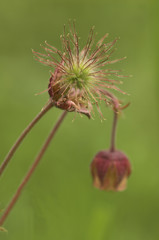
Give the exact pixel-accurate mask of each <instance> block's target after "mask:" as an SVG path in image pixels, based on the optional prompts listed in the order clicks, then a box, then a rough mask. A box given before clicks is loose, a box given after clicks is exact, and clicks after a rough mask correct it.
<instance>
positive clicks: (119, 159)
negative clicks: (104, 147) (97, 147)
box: [91, 150, 131, 191]
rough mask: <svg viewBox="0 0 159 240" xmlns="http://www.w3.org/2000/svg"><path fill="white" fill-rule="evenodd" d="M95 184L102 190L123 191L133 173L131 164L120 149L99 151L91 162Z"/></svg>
mask: <svg viewBox="0 0 159 240" xmlns="http://www.w3.org/2000/svg"><path fill="white" fill-rule="evenodd" d="M91 173H92V177H93V184H94V186H95V187H97V188H99V189H102V190H113V191H123V190H124V189H125V188H126V183H127V178H128V177H129V175H130V174H131V165H130V162H129V160H128V158H127V157H126V155H125V154H124V153H122V152H120V151H117V150H116V151H113V152H112V151H101V152H98V153H97V155H96V156H95V157H94V159H93V161H92V163H91Z"/></svg>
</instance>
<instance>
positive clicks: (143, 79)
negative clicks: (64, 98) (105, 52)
mask: <svg viewBox="0 0 159 240" xmlns="http://www.w3.org/2000/svg"><path fill="white" fill-rule="evenodd" d="M70 18H71V19H74V18H75V19H76V20H77V31H78V33H79V35H80V36H81V40H80V41H81V45H83V44H84V42H85V41H86V39H87V37H88V32H89V29H90V27H91V26H92V25H95V27H96V28H95V30H96V31H97V32H98V35H97V39H98V38H100V37H102V36H103V35H104V34H105V33H107V32H108V33H109V34H110V36H109V40H112V39H114V38H115V37H120V41H119V42H118V43H117V48H118V50H117V51H116V53H115V54H114V58H118V57H123V56H127V59H126V60H125V61H122V62H121V63H118V64H116V65H115V68H116V69H123V70H124V73H125V74H132V75H133V78H129V79H125V81H124V82H125V83H124V85H123V86H122V89H124V90H126V91H127V92H128V93H130V94H131V95H130V96H129V97H125V96H123V95H121V94H120V98H121V99H122V100H123V101H124V102H125V103H127V102H128V101H131V103H132V104H131V105H130V107H129V108H128V109H127V110H125V111H124V114H123V116H122V117H121V118H120V121H119V125H118V136H117V145H118V148H119V149H120V150H122V151H124V152H125V153H126V154H127V155H128V156H129V158H130V160H131V163H132V168H133V173H132V175H131V177H130V179H129V181H128V188H127V190H126V191H124V192H121V193H120V192H119V193H112V192H104V191H99V190H97V189H95V188H94V187H93V186H92V179H91V176H90V170H89V165H90V162H91V159H92V158H93V156H94V155H95V154H96V153H97V152H98V151H99V150H101V149H106V148H108V147H109V138H110V130H111V124H112V111H111V110H110V109H103V112H104V115H105V116H106V118H107V120H106V121H103V122H102V123H101V121H100V119H99V117H98V116H96V118H95V120H88V119H87V118H86V117H83V118H81V117H80V116H77V117H76V120H75V121H74V122H72V119H73V117H74V114H73V113H70V114H68V116H67V118H66V120H65V122H64V123H63V124H62V126H61V128H60V130H59V131H58V133H57V135H56V137H55V139H54V140H53V142H52V144H51V146H50V147H49V149H48V151H47V152H46V154H45V156H44V158H43V160H42V162H41V164H40V165H39V166H38V169H37V171H36V172H35V174H34V175H33V177H32V179H31V180H30V182H29V183H28V185H27V186H26V188H25V190H24V191H23V194H22V195H21V198H20V199H19V201H18V202H17V204H16V206H15V208H14V209H13V211H12V212H11V214H10V216H9V217H8V219H7V221H6V223H5V227H6V228H7V229H8V233H7V234H6V233H0V239H1V240H20V239H23V240H28V239H29V240H44V239H46V240H51V239H55V240H63V239H65V240H70V239H76V240H105V239H107V240H116V239H118V240H141V239H144V240H150V239H153V240H155V239H159V190H158V185H159V170H158V169H159V161H158V150H157V141H158V134H157V133H158V129H159V126H158V115H159V111H158V90H159V84H158V72H159V70H158V64H159V46H158V40H159V34H158V26H159V8H158V4H157V1H153V0H133V1H131V0H129V1H128V0H127V1H126V0H125V1H121V0H98V1H95V0H81V1H79V0H78V1H75V0H67V1H64V0H52V1H51V0H45V1H42V0H39V1H37V0H22V1H20V0H13V1H11V0H10V1H9V0H6V1H1V3H0V29H1V31H0V32H1V36H0V81H1V85H0V86H1V87H0V90H1V92H0V109H1V117H0V141H1V144H0V146H1V147H0V162H2V160H3V158H4V157H5V155H6V153H7V151H8V150H9V148H10V147H11V145H12V144H13V142H14V141H15V139H16V138H17V137H18V135H19V134H20V132H21V131H22V129H24V127H25V126H26V125H27V124H28V123H29V121H31V120H32V119H33V117H34V116H35V115H36V114H37V113H38V111H40V110H41V108H42V107H43V106H44V105H45V103H46V102H47V100H48V94H47V93H45V94H42V95H39V96H35V95H34V94H35V93H38V92H41V91H43V90H44V89H46V88H47V85H48V79H49V68H48V67H46V66H43V65H41V64H39V63H38V62H36V61H35V60H34V59H33V56H32V52H31V48H33V49H35V50H38V51H41V49H40V44H41V43H43V42H44V41H45V40H47V41H48V42H49V43H50V44H52V45H54V46H56V47H58V48H60V40H59V36H60V34H61V33H62V31H63V25H64V23H66V24H67V23H68V20H69V19H70ZM60 114H61V111H60V110H58V109H52V110H51V111H50V112H49V113H48V114H47V115H46V116H45V117H44V118H43V119H42V120H41V121H40V122H39V123H38V124H37V126H36V127H35V129H34V130H33V131H32V132H31V134H29V135H28V137H27V138H26V139H25V141H24V143H23V144H22V145H21V147H20V148H19V150H18V151H17V153H16V154H15V156H14V158H13V161H12V162H11V163H10V165H9V167H8V168H7V170H6V172H5V174H4V175H3V177H2V178H1V179H0V208H5V207H6V205H7V203H8V202H9V200H10V198H11V196H12V195H13V193H14V192H15V190H16V188H17V186H18V184H19V182H20V181H21V178H22V177H23V176H24V174H25V173H26V171H27V169H28V167H29V166H30V164H31V163H32V161H33V159H34V158H35V156H36V154H37V152H38V151H39V148H40V146H41V145H42V143H43V141H44V139H45V138H46V136H47V135H48V133H49V131H50V129H51V128H52V126H53V124H54V123H55V122H56V119H57V118H58V116H59V115H60Z"/></svg>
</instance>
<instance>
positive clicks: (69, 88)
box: [33, 23, 124, 117]
mask: <svg viewBox="0 0 159 240" xmlns="http://www.w3.org/2000/svg"><path fill="white" fill-rule="evenodd" d="M107 37H108V34H105V35H104V37H103V38H102V39H100V40H99V41H98V42H97V44H94V38H95V34H94V28H92V29H91V30H90V33H89V36H88V40H87V42H86V45H85V47H84V48H83V49H80V46H79V37H78V34H77V32H76V29H75V24H74V23H73V24H70V25H69V33H68V34H66V30H65V27H64V33H63V34H62V35H61V41H62V47H63V51H60V50H58V49H57V48H55V47H53V46H51V45H50V44H48V43H47V42H45V46H42V47H43V48H44V50H45V52H46V53H45V54H42V53H38V52H35V51H33V53H34V55H35V56H36V57H37V58H36V60H38V61H39V62H41V63H43V64H46V65H48V66H50V67H51V68H54V71H53V72H51V77H50V80H49V85H48V92H49V95H50V101H53V102H54V104H55V106H56V107H58V108H61V109H65V110H67V111H70V112H72V111H76V112H79V113H83V114H86V115H87V116H88V117H90V116H91V112H92V111H93V106H94V105H95V106H96V107H97V110H98V112H99V113H100V115H101V116H102V113H101V111H100V108H99V101H100V100H102V101H104V102H105V103H106V104H107V105H111V106H113V109H116V110H117V109H119V101H118V99H117V98H116V97H115V96H114V95H113V94H112V93H111V92H110V91H109V90H110V89H114V90H117V91H119V92H122V93H124V92H123V91H121V90H120V89H119V88H118V87H116V84H119V83H121V82H120V81H118V80H116V79H113V78H112V77H124V76H123V75H120V74H119V72H120V71H119V70H111V69H108V68H107V66H108V65H110V64H113V63H116V62H118V61H121V60H122V59H124V58H121V59H116V60H110V57H111V55H112V53H113V52H114V49H113V46H114V44H115V43H116V42H117V39H115V40H114V41H112V42H108V43H106V42H105V39H106V38H107Z"/></svg>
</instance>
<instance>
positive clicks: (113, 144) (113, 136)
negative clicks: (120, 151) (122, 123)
mask: <svg viewBox="0 0 159 240" xmlns="http://www.w3.org/2000/svg"><path fill="white" fill-rule="evenodd" d="M117 120H118V113H117V112H116V111H114V120H113V126H112V134H111V144H110V151H111V152H114V151H115V136H116V126H117Z"/></svg>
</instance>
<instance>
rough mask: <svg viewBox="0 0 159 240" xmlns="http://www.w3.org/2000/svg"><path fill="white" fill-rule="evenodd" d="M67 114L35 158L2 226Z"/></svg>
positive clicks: (5, 214) (4, 217) (1, 220)
mask: <svg viewBox="0 0 159 240" xmlns="http://www.w3.org/2000/svg"><path fill="white" fill-rule="evenodd" d="M66 114H67V112H66V111H64V112H63V113H62V115H61V116H60V118H59V119H58V121H57V123H56V124H55V126H54V127H53V129H52V131H51V132H50V134H49V136H48V138H47V139H46V141H45V143H44V145H43V147H42V148H41V150H40V152H39V154H38V155H37V157H36V158H35V161H34V162H33V164H32V166H31V167H30V169H29V171H28V172H27V174H26V176H25V177H24V179H23V180H22V182H21V184H20V185H19V187H18V189H17V191H16V193H15V195H14V196H13V198H12V199H11V201H10V203H9V205H8V207H7V208H6V210H5V212H4V213H3V215H2V216H1V218H0V226H2V225H3V223H4V222H5V220H6V218H7V216H8V215H9V213H10V212H11V210H12V208H13V207H14V205H15V203H16V201H17V200H18V198H19V196H20V194H21V192H22V190H23V189H24V187H25V185H26V184H27V182H28V181H29V179H30V177H31V175H32V174H33V172H34V171H35V169H36V167H37V165H38V163H39V162H40V160H41V158H42V156H43V155H44V153H45V151H46V149H47V148H48V146H49V144H50V142H51V140H52V138H53V137H54V135H55V133H56V131H57V130H58V128H59V126H60V125H61V123H62V121H63V119H64V117H65V116H66Z"/></svg>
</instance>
